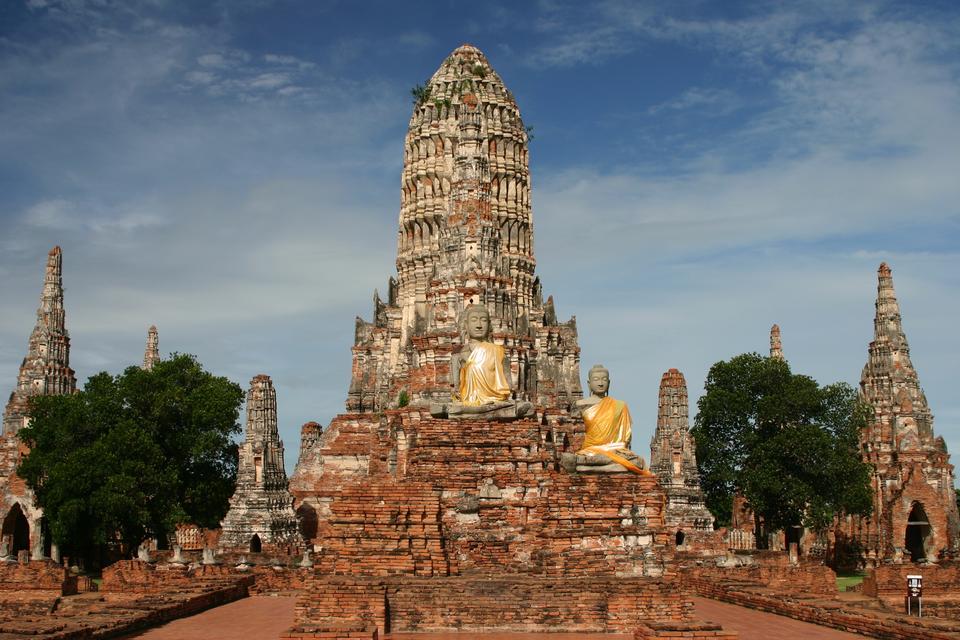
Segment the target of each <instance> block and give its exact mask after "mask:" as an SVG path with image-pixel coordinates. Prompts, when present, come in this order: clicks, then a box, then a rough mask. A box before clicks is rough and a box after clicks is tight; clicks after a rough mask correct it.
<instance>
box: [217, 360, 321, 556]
mask: <svg viewBox="0 0 960 640" xmlns="http://www.w3.org/2000/svg"><path fill="white" fill-rule="evenodd" d="M318 431H319V425H318ZM238 453H239V460H238V463H237V487H236V490H235V491H234V493H233V496H232V497H231V498H230V509H229V511H228V512H227V515H226V517H224V519H223V522H221V530H222V533H221V536H220V547H221V548H222V549H232V550H239V549H244V550H247V549H250V540H251V538H253V536H257V537H258V545H259V542H262V543H263V549H262V550H263V551H267V550H268V548H272V549H274V550H275V549H277V548H279V547H282V546H284V545H291V544H293V545H297V546H300V545H302V544H303V540H302V538H301V536H300V533H299V531H298V529H297V515H296V513H295V512H294V510H293V496H292V495H290V492H289V491H288V487H289V485H288V482H287V472H286V470H285V469H284V467H283V442H282V441H281V440H280V436H279V435H278V434H277V392H276V391H275V390H274V388H273V381H271V380H270V376H267V375H264V374H260V375H257V376H254V377H253V379H252V380H251V381H250V390H249V391H248V392H247V429H246V435H245V437H244V440H243V442H241V443H240V446H239V452H238ZM260 550H261V549H260V548H259V546H258V547H257V548H256V549H255V551H260Z"/></svg>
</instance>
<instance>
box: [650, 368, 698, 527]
mask: <svg viewBox="0 0 960 640" xmlns="http://www.w3.org/2000/svg"><path fill="white" fill-rule="evenodd" d="M650 470H651V471H652V472H653V473H654V474H655V475H656V476H657V479H658V480H659V481H660V484H661V485H662V486H663V488H664V491H665V492H666V494H667V511H666V514H665V518H664V521H665V522H666V524H667V526H670V527H673V526H676V527H678V528H680V529H687V530H688V531H689V530H690V529H694V530H698V531H709V530H711V529H712V528H713V516H712V515H710V511H709V510H708V509H707V508H706V506H705V504H704V495H703V491H702V490H701V488H700V473H699V472H698V471H697V454H696V447H695V445H694V442H693V437H692V436H691V435H690V405H689V402H688V400H687V381H686V379H684V377H683V374H682V373H680V371H679V370H677V369H670V370H668V371H666V372H665V373H664V374H663V378H661V380H660V399H659V403H658V407H657V429H656V431H655V432H654V434H653V439H652V440H651V441H650Z"/></svg>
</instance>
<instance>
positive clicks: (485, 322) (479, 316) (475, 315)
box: [463, 304, 490, 340]
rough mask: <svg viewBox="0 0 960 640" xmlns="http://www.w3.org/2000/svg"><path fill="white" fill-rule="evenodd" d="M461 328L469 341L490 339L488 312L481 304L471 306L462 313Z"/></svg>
mask: <svg viewBox="0 0 960 640" xmlns="http://www.w3.org/2000/svg"><path fill="white" fill-rule="evenodd" d="M463 328H464V331H465V332H466V334H467V337H468V338H469V339H470V340H488V339H489V338H490V311H488V310H487V308H486V307H485V306H484V305H482V304H472V305H470V306H469V307H467V308H466V309H465V310H464V312H463Z"/></svg>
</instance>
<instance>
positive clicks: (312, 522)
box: [297, 502, 318, 542]
mask: <svg viewBox="0 0 960 640" xmlns="http://www.w3.org/2000/svg"><path fill="white" fill-rule="evenodd" d="M297 519H298V520H299V521H300V533H301V534H303V539H304V540H306V541H307V542H310V541H311V540H313V539H314V538H316V537H317V524H318V519H317V510H316V509H314V508H313V507H312V506H310V505H309V504H307V503H306V502H304V503H303V504H301V505H300V506H299V507H298V508H297Z"/></svg>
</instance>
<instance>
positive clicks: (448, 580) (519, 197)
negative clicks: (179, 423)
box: [290, 45, 695, 637]
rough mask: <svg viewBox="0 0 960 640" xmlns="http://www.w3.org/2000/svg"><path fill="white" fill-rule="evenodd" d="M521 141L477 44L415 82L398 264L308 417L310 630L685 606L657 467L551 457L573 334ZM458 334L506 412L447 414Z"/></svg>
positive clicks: (495, 625) (484, 623)
mask: <svg viewBox="0 0 960 640" xmlns="http://www.w3.org/2000/svg"><path fill="white" fill-rule="evenodd" d="M527 142H528V138H527V132H526V129H525V127H524V125H523V121H522V119H521V118H520V112H519V109H518V107H517V105H516V102H515V100H514V98H513V95H512V94H511V93H510V92H509V91H508V90H507V89H506V87H505V86H504V84H503V82H502V80H501V79H500V77H499V76H498V75H497V73H496V72H495V71H494V70H493V69H492V68H491V66H490V64H489V62H488V61H487V59H486V57H485V56H484V55H483V54H482V53H481V52H480V51H479V50H478V49H476V48H475V47H472V46H470V45H464V46H461V47H459V48H457V49H456V50H455V51H454V52H453V53H452V54H451V55H450V56H449V57H448V58H447V59H446V60H445V61H444V62H443V63H442V65H441V66H440V68H439V69H438V70H437V72H436V73H435V74H434V75H433V77H432V78H431V79H430V81H429V82H428V83H427V85H426V87H422V88H421V89H420V90H419V91H418V99H417V103H416V105H415V107H414V110H413V116H412V118H411V119H410V123H409V128H408V133H407V139H406V145H405V149H404V165H403V174H402V177H401V197H400V220H399V222H400V225H399V226H400V229H399V238H398V246H397V278H396V279H391V280H390V284H389V288H388V295H387V297H386V299H385V300H382V299H380V297H379V295H375V296H374V309H373V319H372V321H371V322H364V321H362V320H358V321H357V331H356V341H355V345H354V347H353V371H352V376H351V382H350V387H349V394H348V398H347V411H348V413H345V414H341V415H338V416H336V417H335V418H334V419H333V420H332V421H331V422H330V424H329V425H328V427H327V428H326V429H321V428H320V426H319V425H317V424H316V423H308V424H307V425H304V427H303V432H302V443H301V451H300V456H299V460H298V463H297V467H296V471H295V472H294V474H293V477H292V478H291V481H290V489H291V492H292V493H293V494H294V496H295V498H296V502H295V505H296V507H297V513H298V515H299V516H300V517H301V521H302V522H304V523H305V527H304V532H305V536H306V537H307V539H308V540H307V542H308V543H310V544H312V546H313V549H314V557H313V561H314V567H315V572H314V573H313V574H312V575H311V577H310V578H309V579H308V580H307V582H306V585H305V587H304V594H303V596H302V597H301V601H300V604H299V605H298V612H299V613H298V618H297V626H296V629H301V630H302V631H303V632H304V633H307V632H308V631H309V632H310V633H318V632H327V631H329V632H335V631H337V630H339V629H344V628H346V626H347V625H349V626H350V628H351V629H352V628H356V629H358V630H359V631H358V635H357V637H359V636H360V635H365V637H370V635H371V634H372V633H376V632H377V630H379V633H381V634H383V633H385V632H403V631H406V632H423V631H428V632H433V631H449V630H459V631H467V632H469V631H479V630H487V631H496V630H522V631H558V630H564V631H568V632H630V633H632V632H633V631H635V630H637V629H640V628H641V627H644V625H645V624H647V623H651V624H653V623H654V621H656V624H660V625H665V626H664V627H663V628H666V627H668V626H669V625H670V624H671V622H676V623H683V624H686V625H694V626H695V622H694V621H693V619H692V615H691V609H690V605H689V600H688V596H686V595H685V594H684V593H683V592H682V591H681V589H680V585H679V582H678V580H677V574H676V572H675V570H674V569H673V568H672V565H671V562H670V559H671V557H672V554H673V553H674V548H675V545H674V531H673V530H669V529H668V528H666V527H665V526H664V517H665V511H666V504H667V500H666V497H665V495H664V492H663V490H662V488H661V487H660V485H659V483H658V482H657V480H656V478H655V477H654V476H653V475H652V474H645V473H641V474H635V473H631V472H629V471H627V470H626V469H625V468H624V467H619V466H617V465H614V466H615V467H617V468H616V469H615V470H613V471H610V472H603V473H580V472H578V471H572V472H568V471H566V470H564V469H563V468H561V465H560V461H561V457H562V456H563V455H564V454H569V453H570V452H577V451H579V450H580V449H581V448H582V445H583V442H584V436H585V426H584V422H583V420H582V419H581V417H580V414H579V413H577V412H572V411H571V405H573V404H574V403H575V402H576V401H577V400H579V399H581V398H582V397H583V392H582V390H581V382H580V378H579V364H580V353H579V346H578V344H577V330H576V325H575V323H574V321H573V320H571V321H569V322H566V323H560V322H558V321H557V319H556V312H555V309H554V305H553V301H552V300H551V299H549V298H548V299H546V300H544V299H543V294H542V288H541V284H540V281H539V279H538V278H537V277H536V275H535V270H534V267H535V261H534V254H533V229H532V222H531V221H532V218H531V203H530V187H529V165H528V149H527ZM461 323H462V324H461ZM474 323H479V324H477V325H476V326H474ZM484 323H486V324H484ZM478 327H480V329H479V330H478ZM491 329H492V331H491ZM478 336H483V340H485V341H486V342H482V343H481V344H482V345H486V346H483V347H482V349H481V348H480V347H476V346H471V345H473V344H475V343H474V342H472V341H474V340H476V339H479V338H478ZM468 347H470V348H471V349H475V351H466V352H467V353H477V352H478V351H476V350H481V351H482V352H483V353H485V354H488V355H487V356H484V357H485V358H491V359H488V360H484V362H488V363H491V364H490V367H492V368H491V369H490V370H491V371H493V370H496V372H497V373H496V376H498V378H497V379H498V380H499V379H500V378H499V376H501V375H502V374H503V373H505V377H506V378H507V380H506V381H505V383H506V384H507V387H508V388H507V389H506V393H507V394H508V397H505V399H502V402H501V404H504V405H508V406H509V407H512V408H515V409H517V410H516V411H515V412H514V413H510V414H507V413H501V412H491V413H489V414H488V415H480V414H479V413H473V412H472V411H475V410H477V411H482V409H477V407H476V406H474V407H471V406H469V405H467V404H466V403H464V404H463V405H459V406H460V408H461V409H463V408H468V409H471V411H465V412H464V413H462V414H461V413H458V414H457V415H456V419H454V410H453V408H450V409H449V412H447V408H448V407H454V406H455V405H457V402H455V401H458V400H464V393H463V390H464V388H465V387H464V386H463V385H464V384H466V383H465V382H463V381H464V380H466V378H460V381H461V382H460V386H458V387H456V389H457V394H454V393H453V391H454V388H455V381H454V380H453V377H452V376H451V370H452V368H453V370H454V371H457V370H460V371H463V370H462V369H460V367H461V365H463V363H464V362H467V363H468V364H470V363H471V362H473V364H470V366H473V367H477V366H479V365H477V364H476V362H475V361H473V360H467V361H465V360H463V359H462V358H464V357H465V356H463V353H464V352H465V350H467V349H468ZM501 349H502V352H503V356H504V357H503V361H504V363H505V366H504V367H502V369H501V366H500V360H499V358H500V354H501ZM489 354H496V356H490V355H489ZM472 357H473V356H471V358H472ZM470 375H474V374H470ZM491 375H493V374H491ZM498 389H499V390H498V391H497V393H500V392H502V391H503V387H502V386H500V387H498ZM447 403H450V404H449V405H448V404H447ZM493 404H496V403H493ZM521 405H523V407H524V410H523V411H520V409H519V407H520V406H521ZM437 406H442V407H444V411H443V412H439V413H438V412H437V411H435V408H436V407H437ZM620 415H621V416H622V413H621V414H620ZM617 469H618V470H619V471H618V470H617ZM505 594H510V595H509V597H504V596H505ZM517 602H523V603H524V605H525V606H523V607H517V604H516V603H517ZM644 628H647V627H644ZM689 628H693V627H689ZM647 630H648V631H650V629H649V628H647ZM656 633H660V631H657V632H656ZM653 635H654V632H652V631H651V636H650V637H653ZM645 637H646V636H645Z"/></svg>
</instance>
